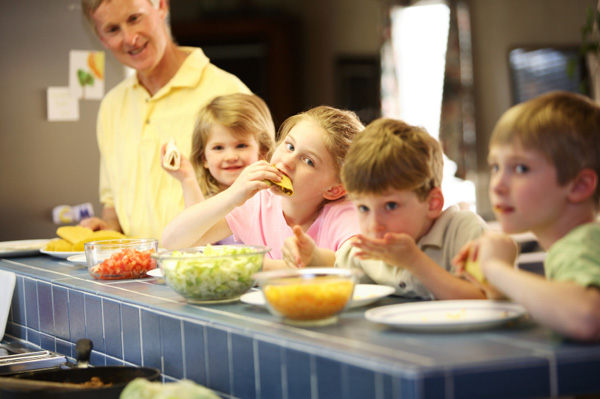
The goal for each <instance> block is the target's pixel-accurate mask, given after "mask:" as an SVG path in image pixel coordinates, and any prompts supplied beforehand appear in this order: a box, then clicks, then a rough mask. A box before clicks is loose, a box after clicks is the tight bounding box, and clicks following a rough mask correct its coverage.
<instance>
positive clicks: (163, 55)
mask: <svg viewBox="0 0 600 399" xmlns="http://www.w3.org/2000/svg"><path fill="white" fill-rule="evenodd" d="M81 5H82V11H83V14H84V16H85V17H86V19H87V20H88V22H89V23H90V24H91V26H92V27H93V28H94V30H95V32H96V34H97V36H98V38H99V39H100V41H101V42H102V44H103V45H104V47H106V48H107V49H108V50H110V51H111V52H112V53H113V55H114V56H115V57H116V58H117V60H118V61H119V62H120V63H121V64H123V65H125V66H128V67H130V68H133V69H134V70H135V71H136V73H135V75H134V76H131V77H129V78H127V79H125V80H124V81H122V82H121V83H120V84H118V85H117V86H116V87H114V88H113V89H112V90H111V91H109V92H108V93H107V94H106V96H105V97H104V99H103V100H102V103H101V105H100V111H99V114H98V121H97V135H98V146H99V149H100V202H101V203H102V204H103V206H104V209H103V211H102V218H101V219H100V218H96V217H94V218H89V219H85V220H83V221H82V222H81V224H82V225H84V226H87V227H90V228H91V229H93V230H99V229H112V230H117V231H122V232H123V233H124V234H126V235H128V236H137V237H144V238H157V239H160V237H161V235H162V230H163V228H164V226H165V225H166V224H167V223H168V222H169V221H170V220H171V219H173V218H174V217H175V215H177V214H178V213H179V212H180V211H181V210H183V208H184V206H183V195H182V191H181V186H180V184H179V182H178V181H177V180H176V179H173V178H172V177H170V176H169V175H168V174H167V173H166V172H165V171H163V170H162V168H161V166H160V164H161V154H160V150H161V145H162V144H163V143H167V142H168V141H169V140H170V139H175V143H176V145H177V147H178V148H179V150H180V151H181V152H182V153H183V154H184V155H186V156H187V155H188V154H189V153H190V150H191V136H192V131H193V127H194V123H195V119H196V114H197V112H198V111H199V110H200V108H201V107H202V106H203V105H204V104H206V103H207V102H208V101H210V100H211V99H212V98H214V97H216V96H218V95H223V94H229V93H236V92H242V93H250V90H249V89H248V88H247V87H246V86H245V85H244V84H243V83H242V82H241V81H240V80H239V79H238V78H237V77H235V76H234V75H232V74H230V73H227V72H225V71H223V70H221V69H219V68H217V67H216V66H214V65H213V64H211V63H210V60H209V59H208V58H207V57H206V56H205V55H204V53H203V52H202V50H201V49H199V48H188V47H178V46H177V45H176V44H175V42H174V41H173V38H172V36H171V32H170V29H169V26H168V24H167V19H168V12H169V10H168V1H167V0H119V1H114V0H81Z"/></svg>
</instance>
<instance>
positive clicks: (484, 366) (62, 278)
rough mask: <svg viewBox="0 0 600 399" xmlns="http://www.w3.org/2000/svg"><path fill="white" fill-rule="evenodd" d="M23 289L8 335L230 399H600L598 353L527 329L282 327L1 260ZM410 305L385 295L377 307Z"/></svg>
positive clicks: (246, 314)
mask: <svg viewBox="0 0 600 399" xmlns="http://www.w3.org/2000/svg"><path fill="white" fill-rule="evenodd" d="M0 269H4V270H9V271H14V272H15V273H16V274H17V285H16V288H15V293H14V296H13V302H12V306H11V311H10V315H9V320H8V324H7V330H6V331H7V332H6V333H7V335H9V336H10V337H14V338H17V339H22V340H26V341H28V342H29V343H31V344H33V345H36V346H40V347H42V348H44V349H48V350H51V351H56V352H59V353H61V354H64V355H67V356H70V357H73V356H74V346H75V344H74V343H75V342H76V341H77V340H78V339H80V338H85V337H87V338H90V339H91V340H92V341H93V342H94V351H93V352H92V358H91V362H92V364H94V365H114V364H119V365H121V364H125V365H141V366H149V367H156V368H158V369H160V370H161V371H162V374H163V380H164V381H174V380H178V379H183V378H187V379H192V380H194V381H196V382H197V383H199V384H202V385H205V386H208V387H209V388H211V389H213V390H215V391H216V392H218V393H219V394H220V395H221V396H222V397H223V398H260V399H275V398H285V399H296V398H302V399H307V398H312V399H337V398H339V399H342V398H343V399H354V398H356V399H387V398H403V399H462V398H465V399H468V398H473V399H484V398H502V399H504V398H548V397H558V396H567V395H578V394H587V393H599V392H600V378H599V377H600V344H596V345H585V344H579V343H574V342H569V341H566V340H563V339H561V338H560V337H558V336H557V335H555V334H553V333H552V332H551V331H549V330H548V329H546V328H543V327H541V326H539V325H537V324H535V323H534V322H532V321H530V320H527V319H525V320H520V321H519V322H517V323H515V324H513V325H510V326H507V327H502V328H496V329H491V330H486V331H479V332H461V333H416V332H404V331H401V330H399V329H394V328H391V327H388V326H385V325H382V324H378V323H373V322H370V321H368V320H366V319H365V317H364V312H365V310H366V309H367V308H364V307H363V308H356V309H350V310H348V311H346V312H344V313H343V314H342V315H341V316H340V318H339V320H338V322H337V324H335V325H331V326H325V327H314V328H300V327H293V326H289V325H285V324H282V323H280V322H279V320H278V319H277V318H276V317H274V316H272V315H271V314H269V313H268V311H267V310H266V309H265V308H262V307H258V306H253V305H247V304H244V303H242V302H239V301H238V302H233V303H230V304H221V305H212V306H194V305H188V304H187V303H186V302H185V300H184V299H183V298H182V297H181V296H179V295H178V294H176V293H175V292H174V291H172V290H171V289H170V288H169V287H167V286H166V285H164V284H163V282H162V279H156V278H146V279H141V280H121V281H100V280H94V279H93V278H92V277H91V276H90V275H89V274H88V271H87V269H86V268H85V267H84V266H80V265H76V264H74V263H71V262H68V261H66V260H62V259H56V258H52V257H48V256H33V257H16V258H5V259H0ZM399 302H403V300H402V299H400V298H394V297H388V298H384V299H383V300H381V301H379V302H378V303H376V304H374V305H371V307H374V306H381V305H387V304H393V303H399Z"/></svg>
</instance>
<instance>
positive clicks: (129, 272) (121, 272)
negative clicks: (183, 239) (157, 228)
mask: <svg viewBox="0 0 600 399" xmlns="http://www.w3.org/2000/svg"><path fill="white" fill-rule="evenodd" d="M153 252H154V250H153V249H150V250H147V251H138V250H136V249H133V248H125V249H123V250H122V251H120V252H115V253H114V254H112V255H111V256H110V258H108V259H106V260H105V261H104V262H102V263H99V264H98V265H96V266H94V267H92V276H93V277H94V278H97V279H101V280H120V279H126V278H139V277H145V276H146V272H149V271H150V270H152V269H156V261H155V260H154V259H152V258H151V257H150V255H151V254H152V253H153Z"/></svg>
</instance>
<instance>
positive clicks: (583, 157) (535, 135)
mask: <svg viewBox="0 0 600 399" xmlns="http://www.w3.org/2000/svg"><path fill="white" fill-rule="evenodd" d="M506 144H509V145H514V144H520V145H521V146H522V147H523V148H524V149H527V150H535V151H539V152H540V153H541V154H543V155H544V156H545V157H546V159H547V160H548V161H549V162H550V163H552V164H553V165H554V166H555V167H556V173H557V177H558V184H560V185H565V184H567V183H568V182H570V181H572V180H573V179H574V178H575V177H576V176H577V174H578V173H579V172H580V171H581V170H582V169H588V168H589V169H592V170H594V171H595V172H596V175H598V177H600V105H598V104H597V103H595V102H594V101H592V99H590V98H588V97H585V96H583V95H581V94H575V93H570V92H564V91H555V92H550V93H547V94H544V95H541V96H538V97H536V98H534V99H532V100H529V101H526V102H524V103H521V104H517V105H515V106H513V107H512V108H510V109H509V110H508V111H506V112H505V113H504V115H502V117H501V118H500V119H499V120H498V122H497V123H496V126H495V127H494V130H493V132H492V136H491V138H490V147H492V146H495V145H506ZM594 201H595V203H596V207H598V206H599V204H600V184H598V186H597V187H596V191H595V193H594Z"/></svg>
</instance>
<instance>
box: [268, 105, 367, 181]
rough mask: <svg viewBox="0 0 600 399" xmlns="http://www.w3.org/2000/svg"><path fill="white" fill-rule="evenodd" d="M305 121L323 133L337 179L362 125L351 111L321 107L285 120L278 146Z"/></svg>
mask: <svg viewBox="0 0 600 399" xmlns="http://www.w3.org/2000/svg"><path fill="white" fill-rule="evenodd" d="M305 120H311V121H313V122H316V123H317V124H318V125H319V126H320V127H321V128H323V130H324V131H325V133H326V134H325V135H324V136H323V141H324V143H325V147H326V148H327V151H328V152H329V154H330V155H331V157H332V158H333V160H334V162H335V166H336V175H337V176H338V178H339V176H340V172H341V170H342V166H343V165H344V159H345V158H346V153H347V152H348V148H349V147H350V143H351V142H352V140H353V139H354V137H355V136H356V135H357V134H358V133H359V132H361V131H363V129H364V128H365V127H364V125H363V124H362V123H361V121H360V119H359V118H358V116H357V115H356V114H355V113H354V112H352V111H347V110H341V109H337V108H333V107H329V106H326V105H321V106H318V107H315V108H312V109H310V110H308V111H305V112H302V113H299V114H297V115H294V116H291V117H289V118H287V119H286V120H285V121H284V122H283V123H282V124H281V127H280V128H279V140H278V144H279V143H281V142H282V141H283V140H284V139H285V137H286V136H287V135H288V133H289V132H290V130H292V128H293V127H294V126H296V125H297V124H298V123H299V122H301V121H305Z"/></svg>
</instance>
